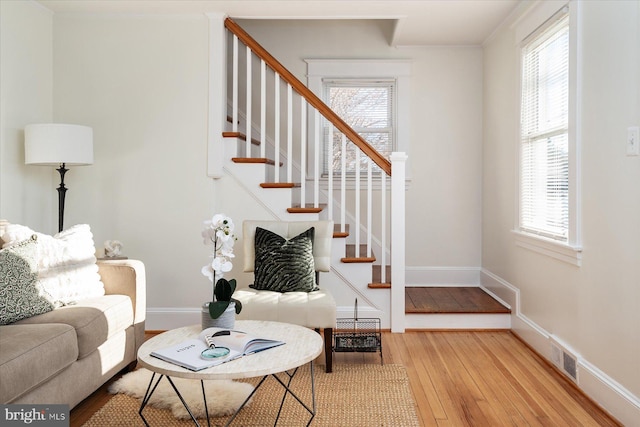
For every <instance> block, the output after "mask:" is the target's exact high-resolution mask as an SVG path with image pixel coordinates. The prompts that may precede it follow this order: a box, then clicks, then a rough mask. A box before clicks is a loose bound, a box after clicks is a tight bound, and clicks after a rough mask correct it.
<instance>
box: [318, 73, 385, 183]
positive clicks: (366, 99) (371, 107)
mask: <svg viewBox="0 0 640 427" xmlns="http://www.w3.org/2000/svg"><path fill="white" fill-rule="evenodd" d="M394 93H395V82H394V81H391V80H388V81H387V80H385V81H379V80H376V81H373V80H353V79H349V80H325V81H324V98H325V100H326V101H325V102H327V104H328V105H329V107H330V108H331V109H332V110H333V111H335V112H336V114H338V116H340V118H341V119H342V120H344V121H345V122H346V123H347V124H348V125H349V126H351V127H352V128H353V130H355V131H356V132H357V133H358V134H359V135H360V136H361V137H362V138H363V139H364V140H365V141H367V142H368V143H369V144H371V146H372V147H373V148H375V149H376V150H377V151H378V152H380V153H381V154H382V155H383V156H385V157H387V158H389V156H390V155H391V153H392V152H393V150H394ZM328 126H329V124H328V122H325V129H324V135H325V141H327V140H328V137H329V134H330V133H329V128H328ZM333 136H334V137H333V141H332V143H333V151H332V152H333V159H334V160H333V171H334V172H335V173H339V172H340V171H341V168H342V164H341V158H340V155H341V151H342V149H341V134H339V133H337V132H335V133H334V135H333ZM348 145H349V146H348V147H347V153H346V156H347V162H346V165H347V166H346V169H347V170H346V172H354V171H355V170H356V164H355V162H356V155H355V153H356V147H355V146H354V144H352V143H350V144H348ZM325 149H327V146H326V145H325ZM323 157H324V158H325V159H326V158H327V157H326V156H323ZM361 163H362V164H361V165H360V168H361V169H363V170H364V169H365V168H366V163H365V160H364V159H361ZM376 167H377V166H376ZM327 171H328V165H327V164H326V161H325V165H324V173H325V174H326V173H327Z"/></svg>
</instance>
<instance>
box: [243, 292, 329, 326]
mask: <svg viewBox="0 0 640 427" xmlns="http://www.w3.org/2000/svg"><path fill="white" fill-rule="evenodd" d="M233 297H234V298H236V299H238V300H239V301H240V302H242V311H241V312H240V314H238V317H237V318H238V319H259V320H272V321H275V322H285V323H293V324H295V325H300V326H305V327H307V328H334V327H335V323H336V302H335V301H334V299H333V296H331V294H330V293H329V292H327V291H325V290H323V289H319V290H317V291H314V292H285V293H281V292H273V291H258V290H255V289H251V288H246V289H237V290H236V291H235V292H234V293H233Z"/></svg>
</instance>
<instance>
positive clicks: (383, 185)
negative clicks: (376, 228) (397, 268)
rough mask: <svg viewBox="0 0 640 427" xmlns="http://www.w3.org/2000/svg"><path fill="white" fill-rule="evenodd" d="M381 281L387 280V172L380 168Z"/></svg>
mask: <svg viewBox="0 0 640 427" xmlns="http://www.w3.org/2000/svg"><path fill="white" fill-rule="evenodd" d="M380 207H381V209H380V224H382V228H381V230H380V247H381V250H380V252H381V255H380V258H381V259H380V263H381V271H380V283H386V282H387V250H386V247H387V173H386V172H385V171H384V170H382V169H380Z"/></svg>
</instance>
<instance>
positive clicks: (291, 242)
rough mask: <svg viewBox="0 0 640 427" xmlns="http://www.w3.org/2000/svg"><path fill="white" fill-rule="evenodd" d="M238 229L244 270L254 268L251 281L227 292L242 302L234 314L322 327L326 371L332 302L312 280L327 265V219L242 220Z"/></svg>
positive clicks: (329, 360)
mask: <svg viewBox="0 0 640 427" xmlns="http://www.w3.org/2000/svg"><path fill="white" fill-rule="evenodd" d="M311 227H313V231H312V232H310V231H309V229H310V228H311ZM242 231H243V249H244V271H246V272H254V283H253V284H252V285H251V287H249V288H243V289H237V290H236V291H235V293H234V294H233V297H234V298H236V299H238V300H240V302H242V307H243V308H242V312H241V313H240V314H239V315H238V319H251V320H272V321H277V322H285V323H292V324H296V325H301V326H305V327H308V328H313V329H315V330H317V331H318V332H319V331H320V330H321V329H322V330H323V332H324V351H325V358H326V359H325V361H326V372H331V371H332V367H333V363H332V360H333V354H332V340H333V337H332V334H333V328H334V326H335V323H336V303H335V300H334V299H333V296H332V295H331V294H330V293H329V292H328V291H327V290H326V289H323V288H319V287H318V286H317V284H318V281H319V277H320V274H319V272H327V271H329V270H330V266H331V242H332V239H333V221H292V222H285V221H244V223H243V225H242ZM311 234H312V235H313V236H312V238H311V239H310V241H309V238H310V235H311ZM256 242H258V243H257V245H256ZM265 248H266V249H265ZM309 251H311V253H309ZM310 276H311V277H310Z"/></svg>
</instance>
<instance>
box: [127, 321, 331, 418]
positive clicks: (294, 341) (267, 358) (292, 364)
mask: <svg viewBox="0 0 640 427" xmlns="http://www.w3.org/2000/svg"><path fill="white" fill-rule="evenodd" d="M234 329H235V330H238V331H243V332H246V333H248V334H250V335H255V336H258V337H261V338H269V339H274V340H279V341H284V342H285V343H286V344H285V345H281V346H279V347H274V348H270V349H268V350H265V351H262V352H259V353H254V354H251V355H248V356H245V357H241V358H239V359H235V360H232V361H230V362H227V363H223V364H221V365H218V366H214V367H211V368H207V369H203V370H201V371H197V372H194V371H191V370H189V369H186V368H183V367H181V366H178V365H174V364H173V363H170V362H165V361H164V360H161V359H158V358H156V357H153V356H151V352H153V351H155V350H158V349H161V348H164V347H169V346H171V345H174V344H179V343H180V342H182V341H185V340H187V339H190V338H197V337H198V335H199V334H200V332H202V328H201V327H200V325H192V326H186V327H184V328H178V329H172V330H170V331H167V332H164V333H162V334H159V335H156V336H155V337H153V338H151V339H149V340H147V341H146V342H145V343H144V344H142V345H141V346H140V349H139V350H138V363H139V364H140V366H142V367H144V368H147V369H149V370H150V371H152V372H153V376H152V377H151V380H150V382H149V387H148V388H147V393H146V394H145V396H144V398H143V399H142V404H141V405H140V410H139V411H138V413H139V414H140V417H141V418H142V420H143V421H144V423H145V425H147V426H148V425H149V424H148V422H147V420H146V419H145V418H144V415H143V414H142V411H143V409H144V408H145V406H146V405H147V403H148V402H149V399H150V398H151V395H152V394H153V392H154V391H155V389H156V386H157V384H158V383H159V382H160V380H161V379H162V378H163V377H165V378H166V379H167V380H168V381H169V383H170V384H171V386H172V387H173V389H174V391H175V392H176V394H177V395H178V397H179V398H180V400H181V401H182V404H183V405H184V406H185V408H186V409H187V412H189V415H191V419H192V420H193V422H194V423H195V424H196V425H199V424H198V421H197V420H196V418H195V417H194V415H193V414H192V413H191V410H190V409H189V406H188V405H187V403H186V402H185V401H184V399H183V398H182V396H181V395H180V392H179V391H178V389H177V388H176V386H175V385H174V383H173V381H172V380H171V378H172V377H179V378H190V379H196V380H200V381H201V384H202V381H204V380H225V379H240V378H254V377H263V378H262V379H261V380H260V382H259V383H258V385H257V386H256V387H255V388H254V390H253V392H252V393H251V395H250V396H249V397H248V398H247V400H245V402H243V404H242V405H241V406H240V408H238V410H237V411H236V413H235V414H234V415H233V416H232V417H231V418H230V419H229V421H228V422H227V424H226V425H229V424H230V423H231V422H232V421H233V420H234V419H235V417H236V416H237V415H238V412H239V411H240V410H241V409H242V408H243V407H244V405H245V404H246V403H247V401H248V400H249V399H250V398H251V397H252V396H253V394H254V393H255V392H256V391H257V390H258V388H260V386H261V385H262V383H263V382H264V381H265V380H266V379H267V378H268V377H269V376H273V377H274V378H275V379H276V380H277V382H278V383H280V384H281V385H282V386H283V388H284V395H283V397H282V403H281V405H280V409H282V405H283V404H284V401H285V398H286V397H287V394H291V395H292V396H293V397H294V398H295V399H296V400H297V401H298V402H299V403H300V404H301V405H302V406H303V407H304V408H305V409H306V410H307V411H308V412H309V414H311V419H310V420H309V422H308V423H307V425H309V424H311V421H312V420H313V417H314V416H315V410H316V403H315V387H314V381H313V360H314V359H315V358H316V357H318V356H319V355H320V353H322V347H323V344H322V338H321V337H320V334H318V333H316V332H315V331H313V330H311V329H308V328H305V327H303V326H298V325H292V324H288V323H280V322H270V321H262V320H238V321H236V324H235V326H234ZM307 363H309V367H310V368H309V369H311V396H312V405H311V408H310V407H309V406H308V405H306V404H304V403H303V402H302V401H301V400H300V399H299V398H298V397H297V396H296V395H295V393H293V391H292V390H291V389H290V388H289V385H290V384H291V380H292V379H293V377H294V375H295V373H296V372H297V370H298V368H299V367H300V366H302V365H305V364H307ZM289 371H292V372H291V373H290V372H289ZM280 372H286V373H287V376H288V381H286V382H284V381H282V380H281V379H280V378H279V377H278V376H277V375H275V374H277V373H280ZM156 375H159V377H158V378H157V379H155V377H156ZM154 380H155V385H154ZM202 397H203V399H204V404H205V410H206V414H207V424H208V425H210V424H209V423H210V421H209V413H208V410H207V398H206V395H205V393H204V385H202ZM279 417H280V411H278V415H277V417H276V421H275V424H277V422H278V419H279ZM275 424H274V425H275Z"/></svg>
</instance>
